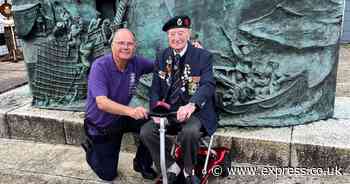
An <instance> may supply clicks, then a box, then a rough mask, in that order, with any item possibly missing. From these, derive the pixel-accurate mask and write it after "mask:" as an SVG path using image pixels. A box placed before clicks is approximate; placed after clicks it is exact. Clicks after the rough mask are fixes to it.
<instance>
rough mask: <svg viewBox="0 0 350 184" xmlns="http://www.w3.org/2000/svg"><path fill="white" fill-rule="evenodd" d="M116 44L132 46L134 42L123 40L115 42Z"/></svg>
mask: <svg viewBox="0 0 350 184" xmlns="http://www.w3.org/2000/svg"><path fill="white" fill-rule="evenodd" d="M115 43H116V44H117V45H118V46H124V47H134V46H135V43H134V42H124V41H119V42H115Z"/></svg>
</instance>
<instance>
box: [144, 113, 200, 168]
mask: <svg viewBox="0 0 350 184" xmlns="http://www.w3.org/2000/svg"><path fill="white" fill-rule="evenodd" d="M168 120H169V121H172V122H171V123H170V126H169V127H167V133H168V132H170V133H171V134H176V133H178V135H177V140H178V142H179V144H180V146H181V148H182V150H183V158H182V159H183V163H181V164H183V166H184V168H185V170H186V172H187V173H189V174H191V173H192V169H193V166H194V165H195V164H197V151H198V148H199V140H200V138H201V135H202V131H203V127H202V124H201V122H200V120H199V119H198V118H197V117H195V116H191V118H190V119H188V120H187V121H186V122H183V123H180V122H177V121H176V119H175V118H169V119H168ZM140 138H141V140H142V142H144V143H145V144H146V146H147V147H148V149H149V150H150V152H151V155H152V158H153V160H154V163H155V164H156V166H157V168H158V169H159V170H160V139H159V125H158V124H155V123H154V122H153V120H150V121H149V122H147V123H146V124H145V125H144V126H143V127H142V129H141V132H140ZM173 144H174V142H173V141H172V140H171V139H170V138H169V137H165V159H166V160H165V163H166V167H167V168H169V167H170V166H171V165H172V164H173V163H174V162H175V160H174V158H173V157H172V156H171V149H172V146H173Z"/></svg>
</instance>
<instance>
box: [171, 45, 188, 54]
mask: <svg viewBox="0 0 350 184" xmlns="http://www.w3.org/2000/svg"><path fill="white" fill-rule="evenodd" d="M187 46H188V42H186V46H185V47H184V48H183V49H182V50H181V52H180V53H177V52H176V51H175V49H174V55H176V54H179V55H180V56H181V57H182V56H184V55H185V53H186V51H187Z"/></svg>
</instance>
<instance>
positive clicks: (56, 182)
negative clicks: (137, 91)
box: [0, 139, 350, 184]
mask: <svg viewBox="0 0 350 184" xmlns="http://www.w3.org/2000/svg"><path fill="white" fill-rule="evenodd" d="M133 156H134V155H133V154H132V153H124V152H121V153H120V161H119V170H118V173H119V176H120V177H118V178H117V179H116V180H115V181H113V183H117V184H122V183H123V184H139V183H143V184H152V183H154V181H152V180H144V179H142V177H141V175H140V174H138V173H135V172H134V171H133V170H132V168H131V164H130V163H131V161H132V158H133ZM233 165H234V167H233V169H232V170H231V175H230V176H228V177H226V178H222V177H214V176H212V177H211V178H210V179H209V184H243V183H244V184H271V183H274V184H321V183H327V184H348V183H350V176H349V175H347V174H343V173H342V172H341V171H339V172H337V171H335V170H334V171H333V170H329V171H328V170H324V171H325V172H323V173H321V172H320V171H319V170H315V171H311V170H305V173H302V172H299V174H298V173H296V172H295V173H292V172H289V173H288V172H287V170H285V171H283V172H282V169H283V168H278V167H271V166H265V165H252V164H245V163H233ZM285 169H287V168H285ZM299 169H304V168H299ZM104 183H107V182H105V181H102V180H100V179H98V178H97V176H96V175H95V174H94V173H93V172H92V171H91V170H90V168H89V166H88V165H87V164H86V162H85V157H84V152H83V150H82V149H81V148H78V147H76V146H71V145H62V144H48V143H39V142H33V141H23V140H14V139H0V184H104Z"/></svg>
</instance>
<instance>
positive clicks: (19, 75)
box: [0, 61, 28, 93]
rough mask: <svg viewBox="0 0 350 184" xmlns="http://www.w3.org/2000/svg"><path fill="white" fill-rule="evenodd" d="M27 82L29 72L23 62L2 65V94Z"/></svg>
mask: <svg viewBox="0 0 350 184" xmlns="http://www.w3.org/2000/svg"><path fill="white" fill-rule="evenodd" d="M27 81H28V79H27V72H26V68H25V63H24V62H23V61H20V62H18V63H10V62H1V63H0V93H3V92H5V91H8V90H11V89H14V88H16V87H18V86H21V85H24V84H26V83H27Z"/></svg>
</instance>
